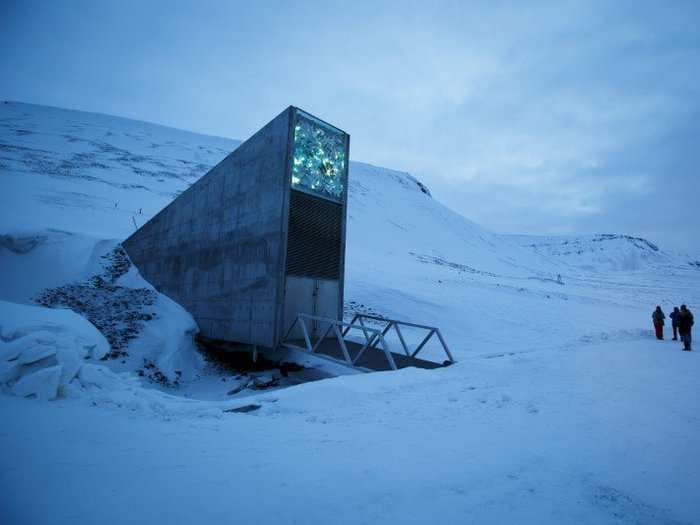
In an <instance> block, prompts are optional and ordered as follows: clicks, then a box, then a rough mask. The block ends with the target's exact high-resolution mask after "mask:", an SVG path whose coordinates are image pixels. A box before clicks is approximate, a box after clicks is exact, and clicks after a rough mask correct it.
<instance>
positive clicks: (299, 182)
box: [292, 110, 348, 202]
mask: <svg viewBox="0 0 700 525" xmlns="http://www.w3.org/2000/svg"><path fill="white" fill-rule="evenodd" d="M347 146H348V135H347V134H346V133H344V132H342V131H340V130H339V129H337V128H334V127H332V126H331V125H329V124H326V123H325V122H322V121H320V120H318V119H316V118H314V117H313V116H311V115H309V114H308V113H304V112H303V111H301V110H297V111H296V119H295V122H294V149H293V154H292V188H293V189H296V190H302V191H306V192H309V193H313V194H316V195H319V196H321V197H325V198H327V199H331V200H334V201H338V202H340V201H342V200H343V192H344V191H345V181H346V180H347V177H346V173H347V163H348V159H347Z"/></svg>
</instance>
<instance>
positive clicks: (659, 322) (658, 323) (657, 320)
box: [651, 306, 666, 339]
mask: <svg viewBox="0 0 700 525" xmlns="http://www.w3.org/2000/svg"><path fill="white" fill-rule="evenodd" d="M664 319H666V316H665V315H664V313H663V312H662V311H661V307H660V306H657V307H656V310H654V313H653V314H651V320H652V321H654V330H656V338H657V339H663V338H664Z"/></svg>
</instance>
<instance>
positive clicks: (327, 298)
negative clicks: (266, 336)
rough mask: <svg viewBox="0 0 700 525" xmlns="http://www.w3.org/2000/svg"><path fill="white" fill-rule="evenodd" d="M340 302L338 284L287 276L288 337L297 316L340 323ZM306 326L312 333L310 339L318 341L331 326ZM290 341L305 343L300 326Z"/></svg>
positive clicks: (321, 324)
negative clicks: (296, 340)
mask: <svg viewBox="0 0 700 525" xmlns="http://www.w3.org/2000/svg"><path fill="white" fill-rule="evenodd" d="M339 301H340V290H339V286H338V281H331V280H328V279H318V278H315V277H298V276H296V275H287V280H286V288H285V296H284V333H286V332H287V330H289V327H290V326H291V325H292V323H294V320H295V319H296V318H297V314H300V313H304V314H308V315H314V316H319V317H328V318H330V319H338V318H339V317H338V316H339V313H340V309H339V307H340V305H339ZM306 326H307V328H308V329H309V332H310V333H309V335H310V336H311V337H312V338H315V337H318V336H320V333H319V332H320V331H322V330H325V329H326V328H327V327H328V324H327V323H318V322H315V321H314V322H307V323H306ZM289 337H290V338H291V339H303V338H304V335H303V333H302V331H301V327H299V326H296V327H295V328H294V331H293V332H292V333H291V334H290V336H289Z"/></svg>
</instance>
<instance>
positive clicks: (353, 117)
mask: <svg viewBox="0 0 700 525" xmlns="http://www.w3.org/2000/svg"><path fill="white" fill-rule="evenodd" d="M699 26H700V2H697V1H690V2H682V1H676V0H674V1H672V2H660V1H654V2H644V1H634V2H612V1H610V2H595V1H590V0H589V1H582V2H566V1H561V0H560V1H555V2H520V1H514V2H497V1H495V0H491V1H485V2H466V1H459V2H448V3H440V2H437V1H434V0H430V1H427V0H426V1H424V2H418V3H411V2H408V1H402V2H397V3H388V2H380V1H370V2H362V1H358V0H353V1H347V0H346V1H342V2H330V1H324V2H318V3H311V2H308V3H306V2H300V1H298V2H291V1H288V2H263V1H261V2H250V1H248V2H238V3H237V2H233V1H229V2H221V3H215V2H210V1H197V2H173V1H168V2H162V3H157V2H133V3H132V2H128V1H114V2H106V1H96V2H84V3H83V2H78V1H70V2H58V1H46V2H39V3H32V2H28V1H21V2H12V1H10V2H8V1H7V0H0V49H1V50H2V51H0V98H3V99H10V100H18V101H23V102H32V103H38V104H48V105H55V106H61V107H67V108H74V109H82V110H88V111H96V112H102V113H108V114H114V115H119V116H126V117H131V118H136V119H140V120H147V121H152V122H158V123H162V124H167V125H172V126H176V127H179V128H184V129H188V130H193V131H198V132H202V133H208V134H213V135H221V136H226V137H231V138H237V139H245V138H247V137H248V136H249V135H250V134H251V133H253V132H254V131H255V130H257V129H258V128H260V127H261V126H262V125H264V124H265V123H266V122H267V121H269V120H270V119H271V118H272V117H273V116H275V115H276V114H278V113H279V112H280V111H281V110H282V109H284V108H285V107H286V106H288V105H290V104H293V105H297V106H300V107H302V108H304V109H306V110H308V111H310V112H311V113H314V114H316V115H318V116H319V117H321V118H324V119H325V120H328V121H330V122H331V123H334V124H336V125H337V126H339V127H341V128H342V129H344V130H346V131H347V132H349V133H350V134H351V157H352V159H353V160H361V161H365V162H370V163H373V164H377V165H381V166H385V167H391V168H395V169H401V170H405V171H408V172H411V173H413V174H414V175H416V176H417V177H418V178H420V179H421V180H423V181H424V182H425V183H426V184H427V185H428V186H429V187H430V188H431V189H432V190H433V194H434V195H435V196H436V197H437V198H438V199H440V200H441V201H443V202H445V203H446V204H447V205H449V206H450V207H452V208H453V209H455V210H457V211H459V212H461V213H462V214H464V215H465V216H467V217H468V218H470V219H473V220H475V221H477V222H480V223H481V224H483V225H484V226H486V227H488V228H490V229H492V230H495V231H498V232H504V233H541V234H547V233H629V234H633V235H641V236H644V237H647V238H649V239H650V240H652V241H654V242H657V243H659V244H661V245H662V246H663V247H667V248H671V249H675V250H680V251H686V252H691V253H693V254H697V253H698V252H700V235H698V226H700V219H699V216H700V213H698V199H699V197H700V170H699V169H698V166H700V121H699V117H700V114H699V113H700V96H699V95H700V93H699V89H698V83H699V82H700V68H699V66H700V30H699V29H698V27H699Z"/></svg>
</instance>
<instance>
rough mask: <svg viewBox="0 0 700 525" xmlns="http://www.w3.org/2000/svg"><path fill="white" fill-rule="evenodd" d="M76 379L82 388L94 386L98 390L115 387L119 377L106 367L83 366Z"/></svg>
mask: <svg viewBox="0 0 700 525" xmlns="http://www.w3.org/2000/svg"><path fill="white" fill-rule="evenodd" d="M78 379H79V380H80V383H81V384H82V385H83V386H96V387H98V388H108V387H111V386H117V385H118V383H119V376H117V374H115V373H114V372H112V371H111V370H110V369H109V368H107V367H106V366H100V365H91V364H84V365H83V366H82V367H81V368H80V372H79V374H78Z"/></svg>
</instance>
